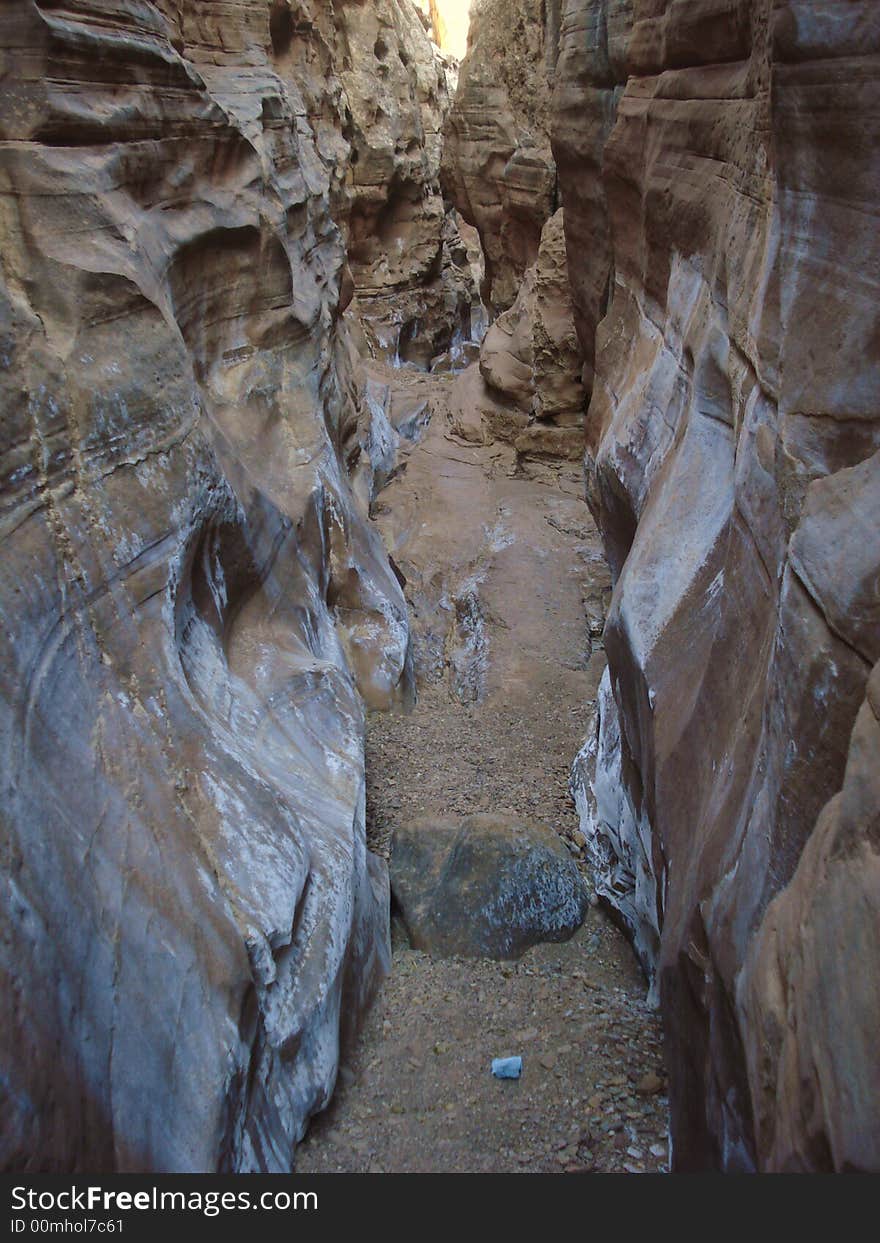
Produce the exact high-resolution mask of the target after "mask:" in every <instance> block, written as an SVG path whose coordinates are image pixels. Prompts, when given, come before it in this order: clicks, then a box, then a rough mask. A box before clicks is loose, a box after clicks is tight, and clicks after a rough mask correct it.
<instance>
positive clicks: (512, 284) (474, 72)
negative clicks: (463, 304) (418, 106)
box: [442, 0, 559, 312]
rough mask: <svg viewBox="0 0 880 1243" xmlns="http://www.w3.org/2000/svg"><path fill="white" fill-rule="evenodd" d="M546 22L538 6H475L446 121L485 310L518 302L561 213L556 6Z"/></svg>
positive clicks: (445, 170) (451, 186) (520, 2)
mask: <svg viewBox="0 0 880 1243" xmlns="http://www.w3.org/2000/svg"><path fill="white" fill-rule="evenodd" d="M541 7H542V9H545V10H546V12H545V17H544V19H543V21H542V20H541V18H540V15H539V14H538V13H537V11H536V9H535V6H534V4H533V3H531V0H475V3H474V5H473V8H472V11H471V29H470V35H469V39H468V54H467V56H466V57H465V59H464V61H463V62H462V65H461V72H460V78H459V87H458V92H457V94H456V97H455V102H454V104H453V106H452V110H451V112H450V114H449V117H448V119H447V121H446V130H445V133H446V141H445V144H444V149H443V160H442V178H443V185H444V189H445V191H446V193H447V195H448V196H449V198H450V199H451V200H452V202H454V204H455V205H456V207H457V208H458V210H459V211H460V212H461V214H462V216H463V217H464V218H465V220H466V221H468V223H469V224H472V225H474V226H475V227H476V228H477V229H478V230H479V233H480V238H481V240H482V243H483V249H484V251H485V255H486V288H485V290H484V295H483V300H484V302H486V304H487V305H491V307H492V309H493V310H494V311H496V312H497V311H503V310H506V309H507V308H508V307H509V306H511V305H512V303H513V302H514V300H515V298H516V295H517V292H518V290H519V286H520V282H521V280H522V278H523V276H524V274H525V272H526V269H527V268H529V267H530V266H531V265H532V264H533V263H534V262H535V260H536V258H537V256H538V246H539V244H540V240H541V230H542V228H543V226H544V222H545V221H546V220H547V219H548V218H549V217H550V216H551V215H552V214H553V212H554V211H555V210H556V206H557V203H556V167H555V165H554V162H553V156H552V153H551V150H550V137H549V121H550V116H549V105H550V94H551V87H550V82H551V79H552V73H553V67H554V64H555V59H556V41H557V35H558V21H557V15H558V9H559V4H558V0H553V2H552V3H551V4H549V5H542V6H541Z"/></svg>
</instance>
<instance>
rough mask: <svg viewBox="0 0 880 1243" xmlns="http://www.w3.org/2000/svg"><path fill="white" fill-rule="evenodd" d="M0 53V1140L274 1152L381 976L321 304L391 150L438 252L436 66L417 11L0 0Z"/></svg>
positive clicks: (351, 529)
mask: <svg viewBox="0 0 880 1243" xmlns="http://www.w3.org/2000/svg"><path fill="white" fill-rule="evenodd" d="M374 32H375V33H374ZM365 38H366V39H370V40H372V41H373V42H372V45H371V47H370V49H369V50H370V58H371V60H370V63H371V65H372V64H373V62H374V60H375V61H376V65H377V68H376V70H375V72H374V73H371V76H370V78H369V83H366V82H363V80H362V69H363V66H362V65H361V63H360V57H361V56H362V54H363V55H365V53H364V52H363V46H364V39H365ZM380 39H382V40H384V43H385V47H386V52H385V54H384V55H383V54H382V49H381V47H379V41H380ZM0 45H2V47H3V59H2V73H3V82H2V88H3V89H2V92H0V183H2V191H3V193H2V196H0V232H2V251H0V255H2V258H0V263H2V269H0V321H2V328H0V339H2V349H0V386H2V415H0V417H2V433H3V434H2V452H3V456H2V476H0V477H2V483H0V503H2V512H0V523H2V528H0V538H2V542H3V558H2V568H0V585H2V590H0V599H2V610H3V626H2V639H0V644H2V657H0V677H2V697H0V740H2V755H3V759H2V791H3V793H2V809H3V815H2V826H3V828H2V836H3V858H4V865H5V866H4V873H5V875H4V891H3V901H2V951H0V973H2V985H3V995H4V999H5V1004H4V1008H3V1009H4V1016H3V1022H2V1025H0V1057H2V1075H0V1080H2V1084H3V1102H2V1110H3V1121H4V1125H3V1129H2V1141H0V1163H2V1165H3V1166H4V1167H6V1168H19V1169H42V1170H53V1169H54V1170H66V1169H85V1170H91V1171H95V1170H100V1171H110V1170H149V1169H156V1170H178V1171H196V1170H215V1169H220V1170H270V1171H271V1170H288V1169H289V1168H290V1167H291V1165H292V1162H293V1150H294V1145H295V1143H296V1142H297V1140H298V1139H299V1138H300V1136H301V1135H302V1132H303V1130H304V1128H305V1125H306V1122H307V1119H308V1117H309V1115H310V1114H311V1113H312V1112H314V1111H315V1110H317V1109H320V1108H321V1107H322V1106H323V1105H325V1104H326V1102H327V1100H328V1098H329V1096H330V1093H331V1092H332V1090H333V1085H334V1082H335V1078H336V1074H337V1067H338V1061H339V1057H340V1051H341V1049H344V1046H345V1043H346V1041H347V1040H348V1039H349V1038H350V1036H351V1034H352V1032H353V1030H354V1028H355V1026H356V1024H357V1021H358V1017H359V1015H360V1013H361V1012H362V1010H363V1007H364V1006H365V1004H366V1003H367V1001H368V999H369V996H370V994H371V992H372V990H373V988H374V987H375V984H376V982H377V979H378V978H379V976H380V974H381V972H382V971H383V970H384V969H385V967H386V965H387V953H388V889H387V873H386V870H385V865H384V864H383V863H381V862H380V861H378V860H377V859H375V858H374V857H373V856H371V855H369V854H368V853H367V851H366V848H365V835H364V764H363V737H362V735H363V701H364V699H366V700H367V702H369V703H371V704H374V705H383V704H388V703H390V702H391V701H392V700H393V699H395V698H396V697H397V696H399V694H400V693H401V692H402V691H403V690H405V683H406V676H407V675H406V659H407V648H408V628H407V618H406V608H405V603H404V600H403V596H402V593H401V589H400V586H399V584H398V581H397V578H396V577H395V575H394V574H393V573H392V571H391V568H390V566H389V563H388V560H387V557H386V555H385V552H384V549H383V547H382V544H381V541H380V539H379V537H378V535H377V534H376V532H375V530H374V529H373V528H372V526H371V525H370V523H369V522H368V521H367V519H366V514H365V505H366V503H367V502H368V500H369V484H370V480H371V479H372V477H373V474H374V469H375V466H376V463H375V462H373V461H372V460H371V454H372V455H373V457H376V456H377V455H378V456H381V444H382V428H381V427H379V428H378V429H376V428H374V427H373V426H372V425H371V417H372V413H373V412H372V408H371V406H370V403H369V402H368V401H364V400H363V397H362V389H363V383H362V378H361V377H360V368H359V362H358V359H357V355H356V353H355V350H354V348H353V346H352V339H353V338H357V339H361V340H362V339H363V335H364V333H363V331H362V330H361V329H360V327H359V325H358V324H357V322H356V320H355V318H354V313H353V308H350V309H349V310H348V311H347V312H346V310H345V308H346V305H347V304H348V302H349V301H350V299H351V297H352V294H353V293H354V292H355V288H354V286H355V284H356V281H353V280H352V275H351V271H352V269H354V271H355V272H356V273H358V275H362V274H363V272H364V271H365V268H364V263H363V255H362V253H361V250H360V249H359V248H358V238H359V232H358V230H359V227H360V226H359V224H358V219H359V218H363V215H364V211H365V206H364V205H365V204H366V203H367V202H368V201H369V202H372V201H373V199H374V198H375V187H376V186H378V185H379V182H380V171H379V164H381V162H382V160H384V161H385V162H384V164H382V170H383V171H382V173H381V176H383V177H384V176H386V175H387V177H388V178H389V179H390V181H391V182H392V183H393V184H394V185H397V186H399V187H401V197H400V200H399V202H400V204H401V206H400V210H399V211H398V212H397V214H395V215H393V218H392V219H391V220H387V219H386V220H384V221H383V223H382V225H381V227H382V228H383V229H385V231H386V238H387V241H388V245H389V247H390V248H391V249H393V248H394V247H395V246H397V248H398V249H399V250H400V249H404V248H405V246H406V245H408V244H409V240H410V234H409V233H408V232H407V227H408V224H409V221H410V216H409V215H408V214H407V213H408V211H409V208H408V206H407V205H408V204H409V203H410V202H411V201H412V197H413V195H414V194H415V191H414V190H413V189H412V188H413V187H417V189H418V193H419V194H421V193H422V192H423V191H424V197H425V201H426V202H427V206H426V207H425V206H423V207H422V209H421V210H422V212H423V216H422V219H428V218H429V217H430V220H431V228H432V229H434V233H433V235H432V237H431V238H430V239H428V240H426V241H425V249H426V250H429V249H431V247H433V254H434V255H437V254H440V253H441V251H442V244H443V238H442V227H443V219H442V217H443V214H442V212H440V211H439V209H438V204H437V195H436V192H434V191H433V190H432V185H433V181H432V178H434V177H435V172H436V167H437V164H438V162H439V150H438V142H439V137H438V132H437V131H438V124H439V122H438V117H439V115H440V112H439V111H438V108H439V104H435V103H432V101H431V99H430V96H431V92H432V91H436V92H437V93H438V96H439V92H440V89H441V83H440V79H441V78H444V80H445V73H446V69H445V67H444V65H443V64H442V63H441V62H438V61H437V60H436V58H435V53H434V51H433V50H432V48H431V45H430V43H429V41H428V40H427V38H426V36H425V32H424V29H423V27H422V25H421V23H420V21H419V19H418V17H416V16H415V10H414V9H412V8H411V6H410V5H409V3H408V0H381V2H380V3H376V4H370V5H364V4H361V3H357V2H356V0H345V2H341V0H336V2H335V3H334V4H333V5H330V4H327V3H324V0H273V3H271V4H268V3H265V0H245V2H244V3H242V4H239V5H237V6H236V7H235V8H234V9H230V7H229V6H227V5H224V4H220V3H216V2H215V0H193V2H192V3H188V4H186V5H180V4H177V3H173V2H171V0H155V2H152V3H151V2H148V0H69V3H67V4H65V5H64V6H63V7H62V8H59V7H58V5H57V4H54V3H49V2H48V0H15V2H14V3H8V4H5V5H4V6H3V7H2V10H0ZM388 59H392V68H391V69H390V70H389V75H388V78H387V80H386V81H385V82H384V83H383V85H382V87H381V89H380V90H377V88H376V83H377V81H380V80H381V79H382V75H381V72H380V68H379V67H378V66H379V62H381V63H385V61H386V60H388ZM407 60H408V61H409V63H408V64H407ZM368 86H369V98H371V99H373V100H374V101H375V102H376V103H377V105H379V106H381V107H382V108H383V109H384V110H385V115H384V117H383V118H382V119H381V120H380V119H379V117H378V113H377V115H376V116H375V117H372V118H367V120H366V121H364V120H363V115H364V109H365V107H366V101H367V98H368V90H367V87H368ZM403 101H405V103H406V108H407V109H408V111H404V108H403ZM357 155H360V156H361V157H362V158H361V159H360V160H359V161H358V160H356V158H355V157H356V156H357ZM425 169H427V170H428V171H427V173H426V172H425V171H424V170H425ZM432 169H433V170H435V172H434V173H432V172H431V170H432ZM408 170H412V172H411V174H410V172H409V171H408ZM411 191H412V194H411ZM359 213H360V217H359ZM401 221H403V222H404V224H403V225H400V222H401ZM399 225H400V227H398V226H399ZM404 226H406V227H404ZM416 227H417V228H419V229H421V227H422V226H421V223H419V224H418V225H417V226H416ZM349 232H350V233H351V236H352V237H353V238H354V252H355V253H354V254H353V255H352V257H351V262H350V263H349V260H348V255H347V247H348V238H349ZM426 233H427V230H423V231H422V232H421V233H420V234H419V237H420V238H422V239H423V238H425V236H426ZM420 245H421V243H420ZM410 275H411V274H410ZM413 279H414V281H415V284H417V285H421V281H420V279H417V278H415V277H414V278H413ZM363 293H364V296H365V297H366V296H367V295H368V294H371V293H372V290H364V291H363ZM412 296H413V298H414V299H415V300H417V299H418V297H420V296H421V293H420V290H418V289H417V290H416V291H415V292H414V293H413V295H412ZM452 296H453V301H454V297H455V295H452ZM352 480H353V481H354V482H355V483H356V485H357V488H356V492H357V495H358V496H359V497H360V498H361V500H360V501H356V500H355V492H354V491H353V489H352V486H351V483H352Z"/></svg>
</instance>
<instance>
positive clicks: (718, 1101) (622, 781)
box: [556, 0, 880, 1169]
mask: <svg viewBox="0 0 880 1243" xmlns="http://www.w3.org/2000/svg"><path fill="white" fill-rule="evenodd" d="M564 30H565V32H567V33H564V34H563V52H562V57H561V65H560V71H559V75H558V81H559V82H560V83H561V85H560V86H559V87H558V89H557V96H556V104H557V108H558V110H559V112H558V116H559V119H558V123H557V134H556V150H557V157H558V159H559V160H560V165H561V167H562V169H563V172H562V183H563V197H564V205H565V219H566V226H567V231H568V253H569V261H570V264H571V267H572V271H573V274H574V297H575V304H576V307H577V314H578V322H579V327H580V330H581V335H582V340H584V342H585V344H587V345H589V338H590V335H591V333H592V327H593V324H594V322H595V320H596V318H597V316H598V314H599V309H600V307H601V305H602V298H601V297H600V296H599V291H600V289H601V288H602V287H603V284H604V281H605V279H606V273H607V272H609V271H610V272H611V274H612V282H611V296H610V308H609V311H608V314H607V316H606V317H605V319H604V320H602V321H601V323H599V326H598V331H597V334H596V345H595V385H594V388H593V397H592V403H591V406H590V411H589V416H588V439H589V454H588V470H589V494H590V501H591V506H592V508H593V511H594V513H595V514H596V516H597V519H598V522H599V525H600V528H601V530H602V534H603V537H604V541H605V547H606V551H607V554H608V557H609V561H610V563H611V566H612V569H613V572H614V575H615V579H616V586H615V591H614V596H613V601H612V607H611V610H610V614H609V619H608V624H607V627H606V633H605V643H606V649H607V653H608V659H609V672H608V680H607V684H606V688H605V690H604V692H603V694H602V696H601V700H600V702H601V720H600V722H599V725H598V733H597V735H596V737H595V740H593V741H589V740H588V744H587V754H586V757H585V758H587V759H589V761H590V762H589V764H588V765H587V767H586V769H584V768H581V769H580V775H579V776H578V777H576V786H577V787H578V788H579V789H580V792H581V793H580V796H581V799H582V806H583V810H584V829H585V833H586V834H587V835H588V836H590V837H591V839H592V841H593V848H592V849H593V854H594V860H595V861H596V864H597V868H598V875H599V879H600V888H601V890H602V892H603V893H604V894H605V896H606V897H608V899H609V900H610V901H612V902H613V903H615V905H617V906H618V908H619V909H620V911H621V914H622V915H623V917H624V919H625V920H626V921H627V923H628V924H629V926H630V928H631V929H632V932H633V935H634V939H635V943H636V945H637V947H638V949H639V952H640V954H641V956H642V959H643V962H644V964H645V967H646V969H647V971H648V972H649V974H650V975H651V976H652V977H653V978H654V979H655V981H656V984H657V985H658V986H659V993H660V999H661V1005H662V1009H663V1015H664V1023H665V1029H666V1034H667V1048H668V1055H669V1061H670V1071H671V1093H670V1099H671V1108H672V1130H673V1148H674V1159H675V1162H676V1164H677V1166H678V1167H679V1168H683V1169H684V1168H700V1167H717V1166H720V1167H722V1168H725V1169H742V1168H754V1167H759V1168H766V1169H821V1168H835V1169H877V1168H880V1128H878V1126H877V1118H878V1116H880V1093H878V1084H877V1079H876V1058H875V1056H874V1054H873V1052H872V1051H871V1043H872V1039H873V1037H872V1035H871V1033H874V1032H876V1027H877V1013H876V1000H875V998H874V997H873V991H872V990H871V989H870V988H868V987H867V986H864V984H863V981H864V979H866V978H868V977H871V976H875V975H876V970H877V964H878V954H877V943H876V929H877V926H878V910H880V886H878V879H877V867H876V861H877V851H878V842H877V833H876V819H877V790H876V784H875V782H874V781H873V780H872V778H871V777H869V772H873V771H876V770H877V768H878V765H880V749H878V746H877V735H876V728H875V726H876V705H874V706H873V707H872V704H873V700H872V698H871V692H870V691H868V693H867V700H866V687H867V685H868V676H869V673H870V671H871V668H872V667H873V666H874V665H875V663H876V661H877V659H878V649H877V644H878V636H880V613H878V608H880V600H878V594H877V593H878V581H880V580H878V569H880V548H878V541H877V530H878V525H877V524H878V512H877V505H878V497H880V475H878V462H880V457H878V452H877V450H878V445H880V421H878V413H880V352H878V348H877V341H878V335H877V334H878V303H877V298H876V280H877V275H878V271H880V248H878V237H880V231H878V220H877V203H878V201H880V199H878V191H880V165H878V161H877V158H876V151H875V150H874V149H873V148H871V145H870V144H871V139H870V136H869V135H870V134H871V132H872V127H873V125H874V119H873V118H874V117H875V116H876V111H877V107H878V102H880V11H878V9H877V6H876V5H874V4H870V3H859V2H856V3H852V4H849V5H845V6H843V5H842V6H834V7H833V9H827V8H826V7H824V6H820V5H814V4H811V3H807V2H806V0H779V2H777V3H774V4H772V5H771V4H769V3H762V2H761V0H752V2H750V3H745V2H743V0H713V3H693V4H678V3H670V4H659V5H658V4H647V3H644V4H640V3H635V4H633V5H628V4H617V3H612V2H611V0H608V2H605V0H596V2H592V3H591V2H587V3H584V2H583V0H569V4H568V5H567V8H566V14H565V22H564ZM580 32H583V34H584V35H585V36H587V37H586V38H582V37H581V33H580ZM624 81H625V82H626V89H625V91H623V92H622V93H621V92H620V90H619V87H618V85H617V84H619V83H622V82H624ZM580 101H583V104H584V121H583V125H581V122H579V120H578V109H579V106H580ZM615 107H616V121H614V124H613V128H612V127H611V123H612V120H613V117H614V111H615ZM606 131H607V132H608V133H609V137H608V140H607V142H606V141H604V138H603V135H604V134H605V133H606ZM580 154H582V155H583V156H584V164H583V169H582V172H581V173H580V174H578V173H577V172H576V162H577V159H578V158H579V155H580ZM600 173H601V178H602V180H601V183H600V182H599V180H598V176H599V174H600ZM606 205H607V206H606ZM605 210H607V213H608V222H609V228H607V229H606V228H604V227H603V226H602V215H603V212H604V211H605ZM587 230H594V231H595V235H596V238H597V248H596V254H595V255H593V254H591V253H590V251H589V249H588V246H587V244H586V231H587ZM609 238H610V241H611V252H610V263H608V254H607V245H608V239H609ZM872 721H873V722H874V724H873V725H872ZM590 753H591V754H590ZM857 1102H858V1103H857Z"/></svg>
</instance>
